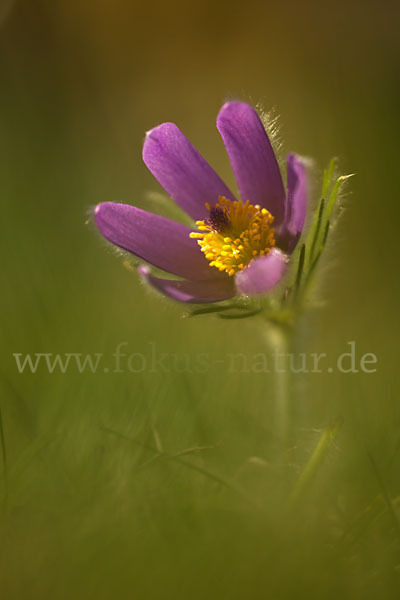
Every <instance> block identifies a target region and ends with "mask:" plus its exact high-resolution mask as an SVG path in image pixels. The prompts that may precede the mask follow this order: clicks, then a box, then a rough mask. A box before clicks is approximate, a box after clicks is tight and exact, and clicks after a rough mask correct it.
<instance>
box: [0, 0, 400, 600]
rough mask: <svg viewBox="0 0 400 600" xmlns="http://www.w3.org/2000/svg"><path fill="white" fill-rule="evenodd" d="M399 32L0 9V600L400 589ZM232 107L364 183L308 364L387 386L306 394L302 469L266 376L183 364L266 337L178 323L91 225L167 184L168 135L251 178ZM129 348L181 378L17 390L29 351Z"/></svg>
mask: <svg viewBox="0 0 400 600" xmlns="http://www.w3.org/2000/svg"><path fill="white" fill-rule="evenodd" d="M399 17H400V14H399V9H398V5H397V3H395V2H384V3H382V2H378V1H377V0H376V1H375V0H366V1H361V0H360V1H358V0H350V1H348V2H342V1H339V2H335V3H325V2H319V1H305V2H301V3H299V2H289V1H282V2H278V3H275V2H271V1H269V0H267V1H266V2H256V1H254V0H248V1H247V2H238V1H236V0H231V1H230V2H225V1H222V2H218V3H216V2H212V1H211V0H203V1H202V2H201V3H200V2H198V3H194V2H183V1H177V0H175V1H174V0H170V1H169V2H158V1H157V0H154V1H153V2H151V3H145V2H141V3H138V2H135V1H134V0H102V1H95V0H79V1H78V0H68V1H67V0H64V1H62V0H61V1H58V2H55V1H54V0H20V1H18V0H16V1H15V2H13V1H12V0H6V1H5V0H2V2H1V5H0V20H1V21H0V89H1V93H0V153H1V160H0V196H1V206H2V209H1V218H2V232H1V237H0V244H1V248H2V250H1V256H2V268H1V271H2V289H1V303H2V310H1V315H2V319H1V340H2V350H1V352H2V354H1V365H0V376H1V380H0V389H1V397H0V409H1V417H2V419H1V421H2V429H3V435H2V440H3V449H2V464H1V467H0V473H1V488H0V492H1V502H2V505H1V506H2V508H1V514H0V532H1V533H0V537H1V544H0V594H1V597H2V598H4V599H5V600H6V599H7V600H14V599H18V600H21V599H22V598H23V599H24V600H25V599H28V598H29V599H31V598H32V599H36V598H41V599H44V598H52V599H57V600H58V599H67V598H68V599H70V598H71V597H74V598H85V599H88V598H97V599H109V598H138V599H147V598H148V599H153V598H154V599H156V598H163V599H165V598H185V599H186V598H204V597H209V598H218V599H222V598H230V599H232V598H237V599H244V598H254V599H256V598H260V599H261V598H279V599H280V598H313V597H319V598H320V597H325V598H337V597H342V598H374V599H376V598H377V597H379V598H385V599H386V598H388V599H389V598H398V593H399V589H400V585H399V584H400V581H399V578H400V526H399V521H398V519H399V516H400V515H399V511H398V508H397V506H398V505H397V497H398V494H399V493H400V490H399V487H400V478H399V468H400V448H399V446H400V410H399V397H398V389H399V388H398V384H399V375H398V372H399V369H398V360H399V358H398V356H399V345H398V339H399V337H398V333H399V331H398V304H399V289H398V264H399V263H398V260H399V252H398V228H399V217H400V212H399V204H398V131H399V100H400V93H399V92H400V86H399V64H400V63H399V59H400V41H399V35H398V27H399ZM227 98H239V99H242V100H245V101H249V102H251V103H254V104H257V103H261V104H262V105H263V106H264V107H265V109H267V110H270V109H273V108H275V109H276V111H277V113H278V114H279V115H280V117H281V119H280V120H281V125H282V127H281V138H282V143H283V150H282V152H283V154H282V156H284V154H285V152H287V151H290V150H295V151H297V152H298V153H300V154H303V155H307V156H311V157H314V158H315V161H316V167H315V174H316V178H317V180H318V175H319V173H320V172H321V171H322V169H323V167H325V166H326V164H327V162H328V160H329V159H330V158H331V157H332V156H335V155H336V156H338V157H339V165H340V168H341V171H342V172H345V173H348V172H354V173H356V174H357V175H356V177H354V178H353V179H352V181H351V185H349V186H348V194H347V196H346V198H345V200H344V206H345V210H344V212H343V215H342V218H341V222H340V226H339V227H338V230H337V232H336V236H335V240H334V243H332V244H331V247H330V248H329V256H328V257H327V258H326V259H325V261H324V264H323V265H322V266H321V269H320V279H321V284H320V286H319V290H318V305H317V306H316V307H314V308H313V309H310V310H309V311H307V313H306V314H305V315H304V317H303V320H302V323H301V331H302V338H301V341H300V342H299V347H298V350H299V351H303V352H327V353H328V355H329V356H334V357H335V356H337V355H339V354H340V353H342V352H345V351H346V350H347V349H348V347H347V343H348V342H349V341H352V340H354V341H355V342H356V349H357V355H362V354H364V353H366V352H372V353H374V354H376V356H377V357H378V370H377V372H376V373H374V374H365V373H358V374H341V373H337V372H334V373H331V374H328V373H322V374H309V375H307V374H304V375H299V376H297V377H296V382H295V388H296V394H295V399H294V402H295V406H294V407H293V411H294V413H295V414H296V422H295V429H296V455H295V459H293V457H292V456H291V455H290V456H289V455H288V456H282V455H281V450H282V448H281V446H280V445H279V440H278V439H277V438H278V437H279V436H277V432H276V431H275V429H274V426H273V422H274V421H273V418H272V414H273V410H274V408H273V407H274V382H273V380H272V378H271V376H268V375H266V374H254V373H240V372H234V373H228V372H227V371H226V369H224V368H219V369H218V368H212V369H210V370H209V371H208V372H207V373H196V372H190V371H189V369H188V368H186V367H185V365H187V363H185V361H187V360H189V362H190V360H192V361H193V360H195V358H196V356H197V355H198V353H201V352H208V353H210V355H211V356H213V357H214V358H215V359H218V358H220V357H221V356H222V357H223V356H224V355H225V354H226V353H227V352H232V353H237V352H244V353H245V354H246V355H249V356H252V355H253V354H255V353H257V352H263V351H264V346H263V340H262V338H261V336H260V332H259V331H258V330H257V326H256V325H255V324H253V323H249V322H246V321H223V320H221V319H217V318H213V317H198V318H193V319H188V318H182V315H183V314H184V312H185V310H186V309H185V308H182V307H181V306H177V305H175V304H173V303H169V302H167V301H164V300H160V298H159V297H158V296H156V295H153V294H151V293H149V292H148V291H147V290H145V289H144V288H143V287H142V286H141V284H140V283H139V281H138V278H137V276H136V274H135V272H134V270H132V269H129V268H126V265H124V260H123V259H121V258H120V257H116V256H115V254H114V253H113V252H112V251H111V250H110V248H109V247H108V246H107V245H106V244H105V243H104V242H103V240H101V239H100V237H99V236H98V235H97V233H96V232H95V230H94V227H93V226H92V225H91V223H90V209H91V207H92V206H94V205H95V204H96V203H98V202H101V201H109V200H113V201H119V202H126V203H132V204H135V205H139V206H142V207H145V206H146V203H150V199H149V197H148V193H149V192H151V191H154V192H159V191H160V189H159V187H158V184H157V182H156V181H155V180H153V178H152V177H151V175H150V173H148V172H147V170H146V168H145V166H144V164H143V163H142V160H141V146H142V142H143V137H144V132H145V131H146V130H148V129H149V128H151V127H153V126H155V125H157V124H158V123H161V122H163V121H174V122H176V123H177V124H178V125H179V126H180V128H181V129H182V130H183V131H184V132H185V133H186V135H187V136H188V137H189V138H190V139H191V141H192V142H193V143H194V144H195V145H196V146H197V147H198V148H199V149H200V151H201V152H202V153H203V155H205V156H206V158H207V159H208V160H209V162H210V163H211V164H212V165H213V166H214V167H215V168H216V169H217V170H218V171H219V172H220V173H221V174H222V175H223V177H224V178H225V179H226V180H227V181H228V182H229V183H230V184H231V185H232V186H234V182H233V177H232V174H231V171H230V167H229V164H228V160H227V158H226V156H225V154H224V149H223V145H222V142H221V140H220V138H219V136H218V134H217V132H216V129H215V117H216V114H217V112H218V110H219V108H220V106H221V105H222V103H223V102H224V101H225V100H226V99H227ZM148 205H149V206H150V204H148ZM121 342H127V346H125V348H126V349H127V351H128V353H134V352H141V353H144V354H145V355H146V356H150V353H151V348H156V352H157V353H162V352H167V353H173V354H175V355H176V356H177V357H178V360H181V361H183V363H184V364H183V367H181V368H180V369H172V370H171V372H169V373H164V372H162V370H158V372H155V373H154V372H150V371H151V370H150V369H148V368H146V369H145V370H144V371H143V372H142V373H136V374H135V373H131V372H126V371H125V372H124V373H112V372H109V373H104V372H102V370H101V371H100V372H97V373H95V374H93V373H91V372H88V371H85V373H82V374H79V373H78V372H77V370H76V369H73V368H71V369H70V370H68V371H67V372H66V373H65V374H62V373H60V372H59V370H57V369H56V370H55V371H54V373H48V372H46V370H45V369H38V371H37V373H35V374H32V373H29V372H24V373H23V374H20V373H18V370H17V368H16V363H15V360H14V357H13V353H22V354H27V353H38V352H48V353H50V352H51V353H56V354H57V353H60V354H63V353H67V352H80V353H83V354H87V353H92V354H95V353H103V354H104V355H106V356H107V357H111V355H112V353H113V352H115V348H116V346H117V345H118V344H119V343H121ZM179 371H182V372H179ZM337 418H342V419H343V427H342V428H341V431H340V434H339V435H338V436H337V438H336V439H335V441H334V443H332V444H331V445H330V448H329V452H328V453H327V456H326V457H325V458H326V460H325V461H324V463H323V464H322V465H321V466H320V468H319V469H318V472H317V474H316V476H315V477H314V478H313V481H312V482H311V483H310V485H309V486H308V488H307V490H306V492H304V496H303V500H302V502H301V503H300V505H299V506H298V507H297V508H296V515H295V518H294V519H293V516H292V517H291V518H289V517H285V515H284V513H283V512H282V505H283V503H284V501H285V497H286V496H287V494H289V491H290V489H291V488H292V487H293V485H294V483H295V481H296V479H297V477H298V476H299V474H300V473H301V471H302V469H303V468H304V466H305V465H306V464H307V460H308V459H309V457H310V456H311V454H312V452H313V450H314V448H315V445H316V443H317V442H318V439H319V437H320V435H321V432H322V431H323V429H324V427H326V426H327V424H329V423H330V422H331V421H332V419H337ZM182 453H184V454H182ZM4 458H5V459H6V460H5V461H4Z"/></svg>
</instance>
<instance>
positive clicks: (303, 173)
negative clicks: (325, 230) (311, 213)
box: [281, 154, 308, 251]
mask: <svg viewBox="0 0 400 600" xmlns="http://www.w3.org/2000/svg"><path fill="white" fill-rule="evenodd" d="M287 165H288V172H287V194H286V214H285V219H284V223H283V227H282V235H281V237H282V240H283V241H285V240H286V244H285V245H286V246H287V247H288V248H289V250H290V251H292V250H293V249H294V247H295V245H296V243H297V240H298V239H299V237H300V235H301V232H302V230H303V226H304V221H305V218H306V213H307V197H308V181H307V170H306V166H305V164H304V162H303V161H302V160H301V158H300V157H299V156H296V154H289V156H288V157H287Z"/></svg>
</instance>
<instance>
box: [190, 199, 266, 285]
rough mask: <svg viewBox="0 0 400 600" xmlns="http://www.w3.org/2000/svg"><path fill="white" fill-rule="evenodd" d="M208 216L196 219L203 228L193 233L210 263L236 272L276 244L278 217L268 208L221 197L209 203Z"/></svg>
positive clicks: (232, 272) (231, 272)
mask: <svg viewBox="0 0 400 600" xmlns="http://www.w3.org/2000/svg"><path fill="white" fill-rule="evenodd" d="M206 208H207V210H208V212H209V214H208V217H207V218H206V219H204V220H203V221H196V225H197V227H198V229H199V232H193V233H191V234H190V237H191V238H195V239H197V242H198V244H199V246H200V247H201V251H202V252H204V254H205V257H206V259H207V260H208V261H209V262H210V267H216V268H217V269H219V271H226V272H227V273H228V275H230V276H232V275H234V274H235V273H237V271H240V270H241V269H243V268H244V267H245V266H246V265H248V264H249V262H250V261H251V260H253V258H255V257H256V256H264V255H265V254H269V252H270V251H271V248H273V247H274V246H275V237H274V229H273V228H272V227H271V225H272V223H273V221H274V217H273V216H272V215H271V213H270V212H268V210H267V209H266V208H261V207H260V206H259V205H258V204H256V205H253V204H250V203H249V201H247V202H244V203H243V202H242V201H237V200H235V201H234V202H232V200H228V199H227V198H224V197H223V196H220V197H219V198H218V202H217V204H216V205H215V207H214V208H211V207H210V205H209V204H208V203H207V204H206Z"/></svg>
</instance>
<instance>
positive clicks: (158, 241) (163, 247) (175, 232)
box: [94, 202, 219, 279]
mask: <svg viewBox="0 0 400 600" xmlns="http://www.w3.org/2000/svg"><path fill="white" fill-rule="evenodd" d="M94 215H95V221H96V225H97V227H98V229H99V231H100V233H101V234H102V235H103V236H104V237H105V238H106V239H107V240H109V241H110V242H112V243H113V244H116V245H117V246H119V247H120V248H123V249H124V250H128V252H132V254H135V255H136V256H139V257H140V258H143V259H144V260H146V261H148V262H149V263H151V264H153V265H154V266H156V267H158V268H159V269H163V270H164V271H168V272H170V273H173V274H175V275H179V276H180V277H188V278H190V279H215V278H216V277H217V276H218V273H219V272H218V270H217V269H213V268H211V267H210V266H209V262H208V261H207V259H206V258H205V256H204V254H203V253H202V252H201V250H200V248H199V245H198V244H197V242H196V240H195V239H191V238H190V237H189V234H190V231H191V229H190V227H186V225H182V224H181V223H176V222H175V221H171V220H170V219H166V218H165V217H160V216H159V215H153V214H152V213H149V212H147V211H145V210H141V209H140V208H136V207H134V206H128V205H126V204H116V203H114V202H103V203H102V204H99V205H98V206H96V208H95V211H94Z"/></svg>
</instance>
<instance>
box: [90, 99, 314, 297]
mask: <svg viewBox="0 0 400 600" xmlns="http://www.w3.org/2000/svg"><path fill="white" fill-rule="evenodd" d="M217 129H218V131H219V133H220V134H221V137H222V140H223V142H224V144H225V148H226V151H227V153H228V156H229V159H230V162H231V165H232V169H233V172H234V175H235V178H236V181H237V185H238V188H239V192H240V196H241V200H237V199H236V198H235V196H234V194H233V193H232V192H231V191H230V190H229V188H228V187H227V186H226V185H225V183H224V182H223V181H222V180H221V179H220V177H219V176H218V175H217V174H216V172H215V171H214V170H213V169H212V168H211V167H210V165H209V164H208V163H207V162H206V160H205V159H204V158H203V157H202V156H201V154H199V152H198V151H197V150H196V148H195V147H194V146H193V145H192V144H191V143H190V142H189V140H188V139H187V138H186V137H185V136H184V135H183V134H182V132H181V131H180V130H179V129H178V127H177V126H176V125H174V124H173V123H163V124H162V125H159V126H158V127H155V128H154V129H152V130H151V131H149V132H148V133H147V135H146V139H145V142H144V146H143V160H144V162H145V164H146V166H147V167H148V169H149V170H150V172H151V173H152V174H153V175H154V177H155V178H156V179H157V180H158V182H159V183H160V184H161V185H162V187H163V188H164V189H165V190H166V192H167V193H168V194H169V195H170V196H171V197H172V198H173V200H175V202H176V203H177V204H178V205H179V206H180V207H181V208H182V209H183V210H184V211H185V212H186V213H187V214H188V215H189V216H190V217H191V218H192V219H194V220H195V221H196V225H197V230H196V231H193V229H191V228H190V227H188V226H186V225H183V224H181V223H178V222H175V221H172V220H170V219H167V218H165V217H161V216H159V215H155V214H152V213H149V212H147V211H144V210H141V209H139V208H136V207H134V206H128V205H125V204H117V203H113V202H104V203H101V204H99V205H98V206H97V207H96V208H95V221H96V225H97V227H98V229H99V231H100V233H101V234H102V235H103V236H104V237H105V238H106V239H107V240H109V241H110V242H112V243H113V244H116V245H117V246H119V247H120V248H123V249H125V250H127V251H129V252H131V253H132V254H134V255H136V256H138V257H139V258H141V259H143V260H145V261H146V262H147V263H150V264H152V265H154V266H155V267H158V268H159V269H162V270H164V271H167V272H168V273H170V274H173V275H176V276H178V277H180V279H179V280H178V279H164V278H160V277H156V276H154V275H152V274H151V270H150V268H149V267H148V266H145V265H142V266H140V267H139V269H138V270H139V273H140V275H141V276H142V277H143V278H144V279H145V280H146V281H147V282H148V283H149V284H150V285H151V286H152V287H154V288H156V289H157V290H159V291H160V292H162V293H163V294H165V295H167V296H169V297H171V298H173V299H175V300H179V301H180V302H192V303H206V302H218V301H221V300H226V299H229V298H232V297H234V296H236V295H239V294H245V295H252V294H261V293H266V292H269V291H270V290H272V289H273V288H274V287H275V286H276V285H277V284H278V283H279V282H280V281H281V280H282V278H283V276H284V274H285V272H286V269H287V264H288V262H289V257H290V255H291V253H292V252H293V250H294V247H295V246H296V243H297V241H298V239H299V237H300V234H301V232H302V229H303V225H304V220H305V215H306V204H307V179H306V169H305V165H304V163H303V162H302V160H301V159H300V158H299V157H298V156H296V155H295V154H290V155H289V156H288V158H287V186H286V193H285V190H284V186H283V182H282V177H281V173H280V170H279V166H278V163H277V160H276V158H275V154H274V151H273V149H272V146H271V143H270V141H269V139H268V136H267V133H266V131H265V129H264V126H263V124H262V123H261V120H260V118H259V116H258V114H257V112H256V111H255V110H254V109H253V108H252V107H251V106H250V105H248V104H246V103H243V102H227V103H226V104H224V105H223V107H222V108H221V110H220V112H219V114H218V118H217Z"/></svg>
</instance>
